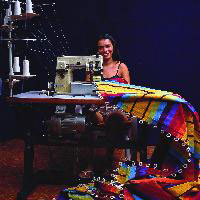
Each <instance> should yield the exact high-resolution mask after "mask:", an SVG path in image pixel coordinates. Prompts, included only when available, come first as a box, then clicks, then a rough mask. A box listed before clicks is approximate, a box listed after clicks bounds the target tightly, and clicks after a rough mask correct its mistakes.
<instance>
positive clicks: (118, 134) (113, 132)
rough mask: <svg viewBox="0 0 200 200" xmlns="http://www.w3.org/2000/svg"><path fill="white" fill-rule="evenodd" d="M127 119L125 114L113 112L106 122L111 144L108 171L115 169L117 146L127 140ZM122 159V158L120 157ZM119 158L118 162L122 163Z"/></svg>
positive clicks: (108, 148) (108, 153) (108, 155)
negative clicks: (114, 155)
mask: <svg viewBox="0 0 200 200" xmlns="http://www.w3.org/2000/svg"><path fill="white" fill-rule="evenodd" d="M127 120H128V119H127V117H126V116H125V114H123V113H121V112H113V113H112V114H111V115H110V116H108V118H107V119H106V122H105V129H106V136H107V140H108V142H109V145H108V146H107V155H106V156H107V157H106V160H107V162H106V163H107V166H106V167H107V169H108V170H109V171H110V170H112V168H113V163H114V161H115V160H114V157H113V153H114V150H115V146H117V145H118V144H119V143H120V142H121V141H123V140H124V139H125V134H124V133H125V124H126V121H127ZM120 157H122V156H120ZM119 159H122V158H118V160H117V161H120V160H119Z"/></svg>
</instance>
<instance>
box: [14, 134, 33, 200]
mask: <svg viewBox="0 0 200 200" xmlns="http://www.w3.org/2000/svg"><path fill="white" fill-rule="evenodd" d="M24 142H25V147H24V175H23V185H22V189H21V190H20V191H19V192H18V194H17V200H26V199H27V196H28V195H29V194H30V193H31V191H32V190H33V188H34V186H35V181H34V179H33V160H34V143H33V139H32V137H31V132H30V131H28V132H27V133H26V136H25V139H24Z"/></svg>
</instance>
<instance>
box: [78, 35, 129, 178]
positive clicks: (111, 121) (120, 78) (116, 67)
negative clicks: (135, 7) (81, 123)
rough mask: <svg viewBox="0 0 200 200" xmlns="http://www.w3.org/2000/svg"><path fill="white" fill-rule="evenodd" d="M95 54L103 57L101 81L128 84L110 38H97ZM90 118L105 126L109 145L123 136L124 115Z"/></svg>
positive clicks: (96, 114)
mask: <svg viewBox="0 0 200 200" xmlns="http://www.w3.org/2000/svg"><path fill="white" fill-rule="evenodd" d="M97 52H98V53H99V54H100V55H102V56H103V77H102V80H103V81H109V80H111V81H113V80H114V81H117V82H120V83H126V84H130V75H129V71H128V67H127V66H126V65H125V64H124V63H122V62H120V59H119V51H118V49H117V44H116V42H115V40H114V39H113V37H112V36H110V35H109V34H105V35H102V36H100V37H99V38H98V40H97ZM86 81H91V80H90V74H89V73H88V74H86ZM92 118H93V122H94V121H95V123H97V124H104V125H105V127H106V136H107V139H108V140H109V141H110V142H111V143H112V142H113V141H116V139H118V141H120V138H121V137H122V135H123V129H124V127H125V126H124V125H125V122H126V121H127V120H128V119H127V116H126V115H125V113H122V112H120V111H113V112H112V114H109V115H106V114H105V113H103V112H101V111H100V110H99V111H98V110H97V112H93V116H92ZM91 137H92V136H91ZM113 150H114V149H113V148H109V149H107V156H106V157H107V162H106V163H107V165H106V169H108V170H111V169H112V160H113V159H112V153H113ZM92 152H93V151H92ZM93 154H94V152H93ZM92 160H93V159H91V161H92ZM92 168H93V167H92V163H89V166H88V168H87V170H84V171H82V172H81V173H80V174H79V176H80V177H82V178H90V177H91V176H92V175H93V170H92Z"/></svg>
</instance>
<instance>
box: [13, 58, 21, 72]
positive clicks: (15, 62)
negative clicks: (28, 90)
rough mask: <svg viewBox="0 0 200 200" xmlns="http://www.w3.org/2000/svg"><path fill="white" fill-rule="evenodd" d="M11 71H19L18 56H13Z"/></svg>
mask: <svg viewBox="0 0 200 200" xmlns="http://www.w3.org/2000/svg"><path fill="white" fill-rule="evenodd" d="M13 72H20V66H19V57H14V63H13Z"/></svg>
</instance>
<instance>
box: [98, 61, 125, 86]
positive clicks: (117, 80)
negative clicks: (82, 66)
mask: <svg viewBox="0 0 200 200" xmlns="http://www.w3.org/2000/svg"><path fill="white" fill-rule="evenodd" d="M120 64H121V63H119V65H118V67H117V72H116V74H115V75H114V76H112V77H110V78H104V77H103V76H102V81H116V82H119V83H125V84H127V83H128V82H127V81H126V80H125V79H124V78H122V77H121V76H119V75H118V72H119V68H120Z"/></svg>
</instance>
